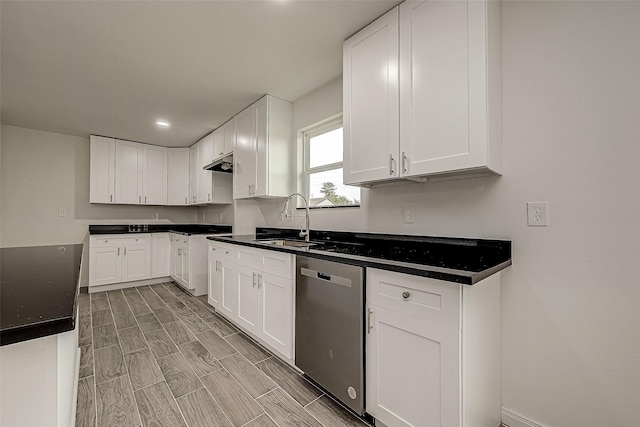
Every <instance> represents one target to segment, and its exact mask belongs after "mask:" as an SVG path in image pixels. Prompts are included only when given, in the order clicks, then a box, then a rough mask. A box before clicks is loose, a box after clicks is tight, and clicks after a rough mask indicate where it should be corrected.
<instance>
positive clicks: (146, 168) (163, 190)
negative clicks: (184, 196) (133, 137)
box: [115, 141, 167, 205]
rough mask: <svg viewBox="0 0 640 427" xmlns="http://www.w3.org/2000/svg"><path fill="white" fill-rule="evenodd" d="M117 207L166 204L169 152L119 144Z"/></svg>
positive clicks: (117, 144) (120, 142)
mask: <svg viewBox="0 0 640 427" xmlns="http://www.w3.org/2000/svg"><path fill="white" fill-rule="evenodd" d="M115 201H116V203H121V204H132V205H166V204H167V149H166V148H165V147H156V146H153V145H147V144H139V143H137V142H129V141H116V195H115Z"/></svg>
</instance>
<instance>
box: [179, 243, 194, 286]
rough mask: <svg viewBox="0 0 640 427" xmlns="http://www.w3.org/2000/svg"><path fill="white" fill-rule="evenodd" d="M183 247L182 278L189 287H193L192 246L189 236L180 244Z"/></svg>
mask: <svg viewBox="0 0 640 427" xmlns="http://www.w3.org/2000/svg"><path fill="white" fill-rule="evenodd" d="M180 247H181V248H182V275H181V276H180V278H181V279H182V284H183V285H184V286H185V287H186V288H187V289H192V288H193V286H192V285H191V250H190V249H191V247H190V245H189V238H188V237H187V238H186V239H185V238H183V239H182V244H181V246H180Z"/></svg>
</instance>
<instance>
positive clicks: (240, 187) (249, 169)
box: [233, 105, 256, 199]
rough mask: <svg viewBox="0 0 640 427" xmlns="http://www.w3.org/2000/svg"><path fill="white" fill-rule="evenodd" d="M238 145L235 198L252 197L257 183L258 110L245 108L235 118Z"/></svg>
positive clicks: (234, 157) (235, 152)
mask: <svg viewBox="0 0 640 427" xmlns="http://www.w3.org/2000/svg"><path fill="white" fill-rule="evenodd" d="M234 121H235V125H236V147H235V151H234V153H233V162H234V166H233V198H234V199H243V198H247V197H252V196H253V192H254V188H255V185H256V110H255V106H254V105H252V106H251V107H249V108H247V109H245V110H244V111H242V112H241V113H240V114H238V115H237V116H236V117H235V118H234Z"/></svg>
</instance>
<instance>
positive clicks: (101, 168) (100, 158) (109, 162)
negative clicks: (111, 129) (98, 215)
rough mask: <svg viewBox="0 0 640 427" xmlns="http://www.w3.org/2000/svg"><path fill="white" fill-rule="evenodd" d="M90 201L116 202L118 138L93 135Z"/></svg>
mask: <svg viewBox="0 0 640 427" xmlns="http://www.w3.org/2000/svg"><path fill="white" fill-rule="evenodd" d="M90 156H91V160H90V169H89V170H90V178H89V181H90V184H89V203H115V182H116V178H115V173H116V140H115V139H113V138H105V137H102V136H96V135H91V147H90Z"/></svg>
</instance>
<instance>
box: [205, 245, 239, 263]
mask: <svg viewBox="0 0 640 427" xmlns="http://www.w3.org/2000/svg"><path fill="white" fill-rule="evenodd" d="M209 259H210V260H211V259H217V260H220V261H227V262H235V259H236V249H235V247H234V246H233V245H228V244H226V243H220V242H213V241H210V242H209Z"/></svg>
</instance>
